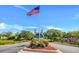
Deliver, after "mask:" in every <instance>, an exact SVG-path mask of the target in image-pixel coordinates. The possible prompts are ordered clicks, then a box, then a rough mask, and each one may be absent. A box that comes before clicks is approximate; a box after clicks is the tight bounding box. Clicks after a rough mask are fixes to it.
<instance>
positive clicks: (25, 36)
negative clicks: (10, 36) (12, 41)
mask: <svg viewBox="0 0 79 59" xmlns="http://www.w3.org/2000/svg"><path fill="white" fill-rule="evenodd" d="M15 36H16V40H31V39H32V38H33V37H34V35H33V33H32V32H29V31H25V30H22V31H21V32H20V33H16V35H15Z"/></svg>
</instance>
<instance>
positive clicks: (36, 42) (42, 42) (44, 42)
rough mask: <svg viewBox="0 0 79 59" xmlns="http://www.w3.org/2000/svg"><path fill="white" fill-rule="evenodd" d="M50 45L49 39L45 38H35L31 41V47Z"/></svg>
mask: <svg viewBox="0 0 79 59" xmlns="http://www.w3.org/2000/svg"><path fill="white" fill-rule="evenodd" d="M48 45H49V43H48V41H47V40H45V39H41V40H39V39H33V40H32V41H31V43H30V46H29V47H30V48H44V47H47V46H48Z"/></svg>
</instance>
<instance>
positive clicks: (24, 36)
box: [0, 29, 79, 44]
mask: <svg viewBox="0 0 79 59" xmlns="http://www.w3.org/2000/svg"><path fill="white" fill-rule="evenodd" d="M43 35H44V39H47V40H49V41H50V42H52V41H60V42H62V43H63V42H67V43H73V44H79V31H72V32H62V31H60V30H56V29H49V30H47V31H45V32H43ZM34 38H35V35H34V34H33V33H32V32H30V31H26V30H22V31H21V32H16V33H15V34H13V33H12V32H3V33H1V34H0V39H1V40H15V41H22V40H32V39H34Z"/></svg>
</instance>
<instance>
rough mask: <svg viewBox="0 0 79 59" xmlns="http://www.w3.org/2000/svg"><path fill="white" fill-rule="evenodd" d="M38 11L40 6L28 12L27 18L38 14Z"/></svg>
mask: <svg viewBox="0 0 79 59" xmlns="http://www.w3.org/2000/svg"><path fill="white" fill-rule="evenodd" d="M39 9H40V6H37V7H36V8H34V9H32V10H31V11H29V12H28V13H27V15H28V16H32V15H33V14H37V13H39Z"/></svg>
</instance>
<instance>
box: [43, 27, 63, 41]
mask: <svg viewBox="0 0 79 59" xmlns="http://www.w3.org/2000/svg"><path fill="white" fill-rule="evenodd" d="M44 36H45V37H46V38H47V39H51V41H58V40H59V39H60V38H61V37H62V36H63V33H62V32H61V31H60V30H55V29H50V30H47V32H45V33H44Z"/></svg>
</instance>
